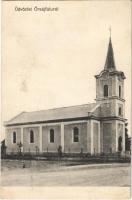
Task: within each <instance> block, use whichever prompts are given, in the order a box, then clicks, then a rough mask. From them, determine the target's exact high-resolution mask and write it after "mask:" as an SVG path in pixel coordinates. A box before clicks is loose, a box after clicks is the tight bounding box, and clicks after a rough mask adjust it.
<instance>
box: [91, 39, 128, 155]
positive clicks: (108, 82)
mask: <svg viewBox="0 0 132 200" xmlns="http://www.w3.org/2000/svg"><path fill="white" fill-rule="evenodd" d="M95 78H96V102H97V103H98V104H100V119H101V126H102V133H103V135H102V138H103V139H102V140H103V141H102V151H104V152H110V151H118V150H119V144H118V143H119V141H118V140H119V137H121V138H122V143H121V148H120V149H121V151H124V150H125V132H124V130H125V100H124V79H125V75H124V73H123V72H121V71H118V70H117V68H116V64H115V59H114V51H113V46H112V40H111V36H110V38H109V44H108V50H107V56H106V61H105V65H104V69H103V70H102V71H101V72H100V74H99V75H96V76H95ZM120 141H121V140H120Z"/></svg>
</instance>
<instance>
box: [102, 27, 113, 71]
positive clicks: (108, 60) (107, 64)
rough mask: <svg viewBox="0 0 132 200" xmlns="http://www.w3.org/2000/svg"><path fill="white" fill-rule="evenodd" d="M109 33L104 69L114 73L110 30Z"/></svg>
mask: <svg viewBox="0 0 132 200" xmlns="http://www.w3.org/2000/svg"><path fill="white" fill-rule="evenodd" d="M109 31H110V38H109V45H108V51H107V57H106V61H105V66H104V69H105V70H108V71H115V70H116V66H115V60H114V52H113V47H112V42H111V28H109Z"/></svg>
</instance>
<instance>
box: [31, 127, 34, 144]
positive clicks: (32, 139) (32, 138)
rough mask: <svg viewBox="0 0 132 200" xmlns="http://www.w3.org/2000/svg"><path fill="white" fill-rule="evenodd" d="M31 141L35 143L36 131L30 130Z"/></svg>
mask: <svg viewBox="0 0 132 200" xmlns="http://www.w3.org/2000/svg"><path fill="white" fill-rule="evenodd" d="M30 143H34V132H33V131H32V130H31V131H30Z"/></svg>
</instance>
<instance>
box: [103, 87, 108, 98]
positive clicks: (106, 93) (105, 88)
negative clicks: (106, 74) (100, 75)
mask: <svg viewBox="0 0 132 200" xmlns="http://www.w3.org/2000/svg"><path fill="white" fill-rule="evenodd" d="M104 97H108V85H104Z"/></svg>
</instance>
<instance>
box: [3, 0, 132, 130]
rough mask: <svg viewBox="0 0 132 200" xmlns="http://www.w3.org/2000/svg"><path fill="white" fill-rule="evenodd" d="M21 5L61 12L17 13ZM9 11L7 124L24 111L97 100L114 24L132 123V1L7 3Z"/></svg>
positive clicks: (5, 62)
mask: <svg viewBox="0 0 132 200" xmlns="http://www.w3.org/2000/svg"><path fill="white" fill-rule="evenodd" d="M16 5H17V6H18V7H19V6H20V7H23V6H25V7H27V6H29V7H32V8H33V7H34V6H38V7H44V6H50V7H58V8H59V11H58V12H47V13H43V12H34V11H32V12H17V11H15V6H16ZM3 10H4V12H3V20H2V31H3V39H2V60H3V61H2V123H3V122H4V121H7V120H9V119H11V118H12V117H14V116H15V115H17V114H19V113H20V112H22V111H34V110H43V109H48V108H55V107H62V106H70V105H79V104H86V103H92V102H94V99H95V94H96V85H95V84H96V82H95V77H94V75H97V74H99V73H100V71H101V70H103V68H104V64H105V59H106V54H107V48H108V42H109V34H110V33H109V27H111V29H112V32H111V37H112V44H113V49H114V56H115V63H116V67H117V70H119V71H123V72H124V73H125V75H126V80H125V99H126V103H125V106H126V118H128V120H129V125H130V103H131V98H130V97H131V6H130V1H82V2H81V1H80V2H79V1H67V2H61V1H58V2H41V1H40V2H17V3H16V2H3ZM2 132H3V134H4V129H3V126H2Z"/></svg>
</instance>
